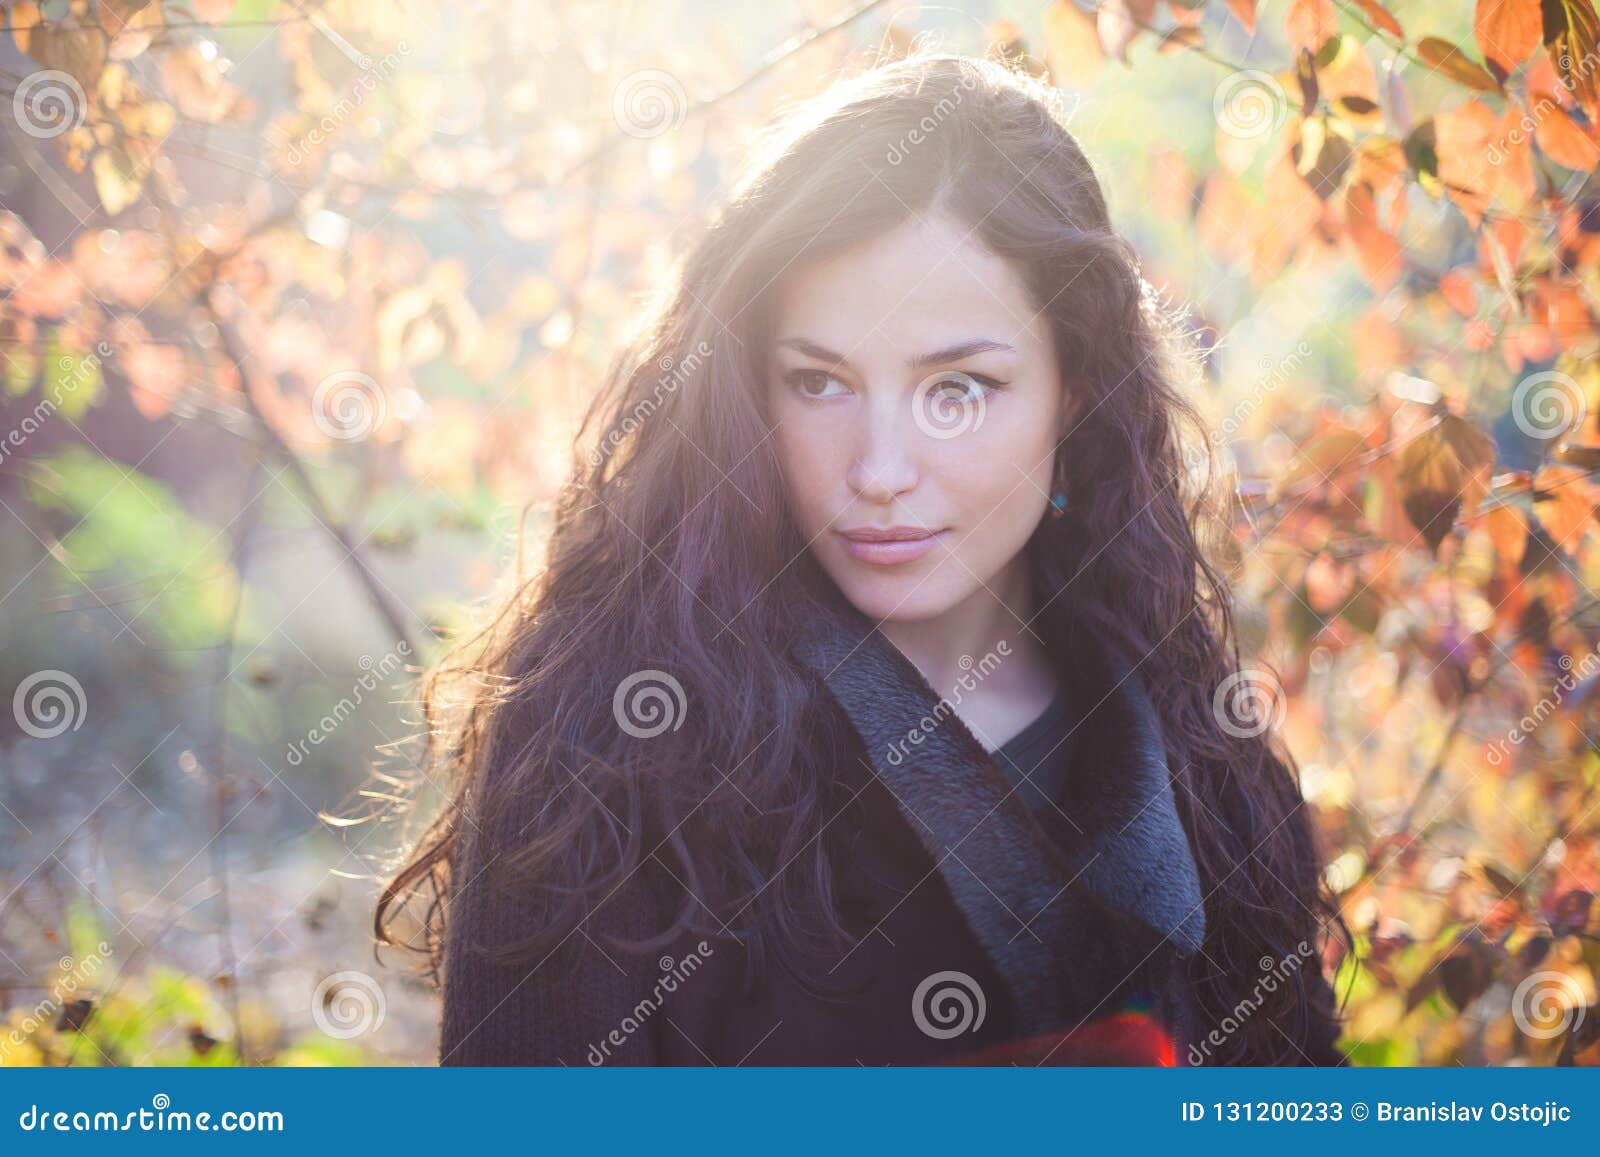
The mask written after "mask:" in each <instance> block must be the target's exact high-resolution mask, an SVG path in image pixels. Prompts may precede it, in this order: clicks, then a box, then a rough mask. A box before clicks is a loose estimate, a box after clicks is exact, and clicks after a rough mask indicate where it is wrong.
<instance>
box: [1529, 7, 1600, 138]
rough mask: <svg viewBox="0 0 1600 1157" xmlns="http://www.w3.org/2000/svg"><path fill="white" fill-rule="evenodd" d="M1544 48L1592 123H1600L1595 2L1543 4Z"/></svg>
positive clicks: (1599, 46)
mask: <svg viewBox="0 0 1600 1157" xmlns="http://www.w3.org/2000/svg"><path fill="white" fill-rule="evenodd" d="M1541 10H1542V13H1543V17H1542V19H1543V25H1544V46H1545V51H1546V52H1548V53H1549V55H1550V60H1551V62H1552V63H1553V64H1554V65H1555V67H1556V74H1557V75H1558V76H1559V77H1560V78H1561V82H1562V84H1563V85H1564V86H1565V87H1566V89H1567V90H1568V91H1569V92H1571V93H1572V94H1573V96H1574V97H1575V98H1576V99H1577V101H1578V103H1579V104H1580V105H1582V106H1583V109H1584V111H1585V112H1587V113H1588V114H1589V117H1590V119H1591V120H1600V77H1597V76H1596V73H1597V72H1600V69H1597V68H1596V67H1595V60H1596V52H1597V51H1600V18H1597V17H1596V16H1595V11H1594V0H1542V4H1541Z"/></svg>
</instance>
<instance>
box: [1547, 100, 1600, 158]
mask: <svg viewBox="0 0 1600 1157" xmlns="http://www.w3.org/2000/svg"><path fill="white" fill-rule="evenodd" d="M1533 135H1534V139H1535V140H1537V141H1538V142H1539V147H1540V148H1541V149H1543V150H1544V153H1545V155H1546V156H1547V157H1549V158H1550V159H1551V160H1552V161H1554V162H1555V163H1556V164H1558V165H1565V166H1566V167H1567V168H1569V169H1575V170H1576V171H1578V172H1580V173H1587V172H1589V171H1590V170H1591V169H1593V168H1594V167H1595V165H1596V164H1600V146H1597V145H1596V144H1595V143H1594V138H1593V137H1592V136H1590V135H1589V133H1588V132H1587V131H1586V130H1584V129H1581V128H1579V127H1578V124H1577V122H1576V121H1574V120H1573V119H1572V118H1571V117H1569V116H1568V115H1567V114H1566V113H1564V112H1562V111H1561V109H1559V108H1557V107H1556V106H1554V105H1551V106H1550V107H1548V108H1546V109H1545V110H1544V115H1543V117H1542V118H1541V119H1540V120H1539V121H1538V122H1537V123H1536V124H1535V125H1534V130H1533Z"/></svg>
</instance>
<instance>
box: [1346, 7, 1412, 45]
mask: <svg viewBox="0 0 1600 1157" xmlns="http://www.w3.org/2000/svg"><path fill="white" fill-rule="evenodd" d="M1355 5H1356V7H1357V8H1359V9H1361V11H1362V12H1364V13H1366V15H1367V19H1368V20H1370V21H1371V22H1372V26H1373V27H1374V28H1377V29H1380V30H1381V31H1384V32H1387V33H1388V34H1389V35H1390V36H1393V37H1394V38H1395V39H1397V40H1404V39H1405V36H1406V34H1405V30H1404V29H1402V28H1401V27H1400V21H1398V20H1396V19H1395V18H1394V14H1393V13H1391V12H1390V11H1389V10H1388V9H1387V8H1385V7H1384V6H1383V5H1382V4H1379V3H1378V0H1355Z"/></svg>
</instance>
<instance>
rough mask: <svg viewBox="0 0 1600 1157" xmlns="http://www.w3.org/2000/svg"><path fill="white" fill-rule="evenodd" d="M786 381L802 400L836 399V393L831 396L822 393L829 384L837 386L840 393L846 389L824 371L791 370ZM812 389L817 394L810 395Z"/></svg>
mask: <svg viewBox="0 0 1600 1157" xmlns="http://www.w3.org/2000/svg"><path fill="white" fill-rule="evenodd" d="M788 381H789V385H790V386H791V387H792V388H794V389H795V390H796V391H798V392H799V394H800V396H801V397H803V398H826V397H837V396H838V391H835V392H834V393H831V394H830V393H826V392H822V391H826V390H827V387H828V386H829V385H830V384H832V385H836V386H838V387H839V389H840V390H841V391H843V390H847V388H848V387H846V386H845V384H844V383H843V382H841V381H840V380H839V379H838V378H836V377H834V376H833V375H832V374H830V373H828V372H827V371H826V370H793V371H791V372H790V374H789V375H788ZM813 389H815V390H817V391H819V392H817V393H812V392H811V391H812V390H813Z"/></svg>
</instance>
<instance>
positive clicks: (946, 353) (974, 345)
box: [778, 337, 1017, 369]
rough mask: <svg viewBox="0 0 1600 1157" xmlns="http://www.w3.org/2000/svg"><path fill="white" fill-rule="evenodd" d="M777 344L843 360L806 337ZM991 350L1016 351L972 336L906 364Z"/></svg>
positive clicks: (947, 359) (936, 363) (933, 363)
mask: <svg viewBox="0 0 1600 1157" xmlns="http://www.w3.org/2000/svg"><path fill="white" fill-rule="evenodd" d="M778 344H779V345H780V346H788V347H789V348H791V349H794V350H798V351H799V352H801V353H803V354H805V355H806V356H807V357H809V358H815V359H816V360H817V361H819V362H829V363H831V364H833V365H843V364H844V362H845V356H844V355H843V354H841V353H835V352H834V351H833V350H831V349H829V348H828V347H827V346H825V345H819V344H817V343H816V342H814V341H811V340H809V339H808V338H803V337H786V338H784V339H783V340H782V341H780V342H778ZM991 350H1005V351H1007V352H1009V353H1016V352H1017V347H1016V346H1013V345H1007V344H1006V343H1005V342H1003V341H995V340H994V339H992V338H986V337H979V338H973V339H972V340H971V341H964V342H958V343H957V344H955V345H953V346H946V347H945V348H944V349H940V350H933V351H931V352H930V353H925V354H919V355H917V356H916V357H914V358H912V359H911V361H910V362H909V363H908V364H909V365H910V366H911V368H912V369H922V368H923V367H925V366H939V365H944V364H946V363H947V362H958V361H960V360H961V359H962V358H970V357H972V356H973V355H974V354H981V353H988V352H989V351H991Z"/></svg>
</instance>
